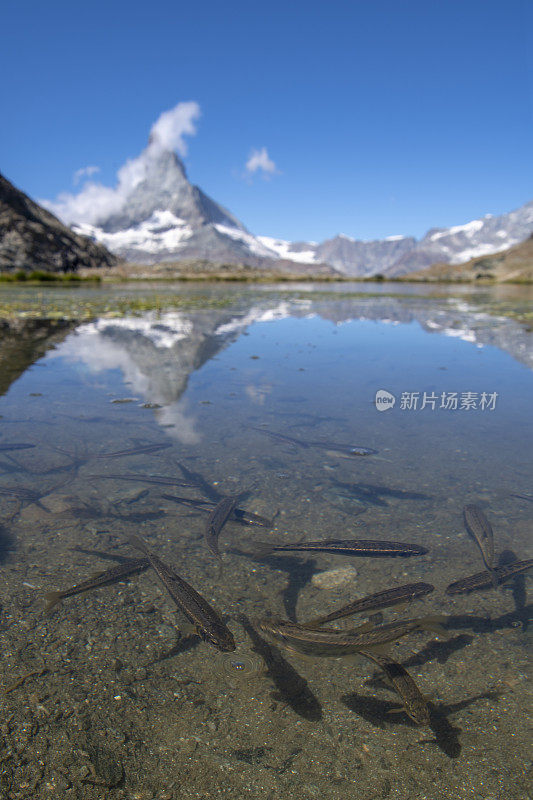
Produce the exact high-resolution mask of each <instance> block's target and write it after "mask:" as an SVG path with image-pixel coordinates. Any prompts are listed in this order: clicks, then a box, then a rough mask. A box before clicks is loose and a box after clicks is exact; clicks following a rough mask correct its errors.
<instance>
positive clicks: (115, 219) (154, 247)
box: [73, 142, 533, 277]
mask: <svg viewBox="0 0 533 800" xmlns="http://www.w3.org/2000/svg"><path fill="white" fill-rule="evenodd" d="M126 167H127V168H128V165H126ZM126 177H127V182H126V183H124V184H123V185H124V186H125V187H126V189H125V190H124V191H122V190H121V191H120V192H115V193H114V194H113V204H112V206H111V207H110V208H109V209H108V210H107V211H102V213H101V214H100V215H98V213H95V214H93V215H92V218H91V221H90V222H88V221H84V222H78V223H77V224H75V225H74V226H73V227H74V230H75V231H76V232H77V233H80V234H84V235H86V236H90V237H92V238H93V239H95V240H97V241H98V242H101V243H102V244H104V245H105V246H106V247H107V248H109V250H111V251H112V252H113V253H115V254H117V255H118V256H121V257H122V258H124V259H126V260H128V261H132V262H138V263H143V264H154V263H157V262H165V261H166V262H168V261H184V260H192V259H195V260H196V259H200V260H204V261H209V262H212V263H215V264H216V263H237V264H245V265H248V266H251V267H267V268H268V267H272V266H274V265H276V266H278V267H279V266H284V267H288V268H289V269H293V268H296V269H298V270H304V271H305V270H306V269H307V267H309V268H311V267H312V268H313V269H314V270H318V269H319V268H323V265H328V266H329V267H330V268H333V270H337V271H339V272H341V273H343V274H345V275H349V276H353V277H358V276H367V275H374V274H376V273H382V274H385V275H402V274H405V273H408V272H411V271H413V270H419V269H422V268H424V267H428V266H430V265H431V264H433V263H435V262H437V261H441V262H445V263H452V264H455V263H460V262H463V261H466V260H468V259H469V258H472V257H473V256H476V255H487V254H490V253H494V252H497V251H499V250H504V249H507V248H509V247H512V246H513V245H514V244H517V243H518V242H520V241H522V240H524V239H526V238H527V237H528V236H529V235H530V234H531V232H532V231H533V201H532V202H530V203H527V204H526V205H525V206H522V208H519V209H518V210H516V211H512V212H511V213H509V214H503V215H501V216H499V217H492V216H490V215H488V216H486V217H483V218H482V219H478V220H474V221H472V222H468V223H467V224H465V225H457V226H455V227H452V228H438V229H433V230H430V231H428V233H427V234H426V235H425V236H424V237H423V238H422V239H420V240H419V241H417V240H416V239H414V238H413V237H411V236H389V237H387V238H385V239H382V240H377V241H361V240H357V239H352V238H350V237H348V236H345V235H343V234H341V235H339V236H336V237H334V238H332V239H328V240H326V241H324V242H321V243H317V242H288V241H285V240H282V239H275V238H272V237H269V236H254V235H253V234H251V233H250V232H249V231H247V230H246V228H245V227H244V225H243V224H242V223H241V222H240V221H239V220H238V219H237V218H236V217H234V216H233V215H232V214H231V213H230V212H229V211H227V210H226V209H225V208H223V207H222V206H221V205H219V204H218V203H216V202H215V201H214V200H212V199H211V198H210V197H208V196H207V195H206V194H204V192H202V191H201V189H199V188H198V187H196V186H193V185H192V184H191V183H189V180H188V179H187V175H186V172H185V167H184V165H183V163H182V161H181V160H180V158H179V157H178V156H177V155H176V153H175V152H174V151H172V150H168V149H165V148H163V147H161V146H156V145H155V143H153V142H150V143H149V144H148V146H147V148H146V149H145V150H144V151H143V153H141V155H140V156H139V157H138V158H137V159H135V160H134V161H133V162H131V167H130V168H129V172H127V173H126ZM291 265H292V266H291Z"/></svg>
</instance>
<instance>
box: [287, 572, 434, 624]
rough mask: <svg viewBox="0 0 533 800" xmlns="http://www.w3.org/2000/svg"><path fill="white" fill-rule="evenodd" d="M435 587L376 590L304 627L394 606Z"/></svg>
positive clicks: (415, 586) (413, 586) (413, 585)
mask: <svg viewBox="0 0 533 800" xmlns="http://www.w3.org/2000/svg"><path fill="white" fill-rule="evenodd" d="M434 589H435V587H434V586H432V585H431V584H430V583H406V584H405V585H404V586H396V587H395V588H393V589H384V590H383V591H382V592H376V593H375V594H369V595H368V596H367V597H361V598H360V599H359V600H354V601H353V603H348V605H346V606H342V608H338V609H337V610H336V611H331V612H330V613H329V614H325V615H324V616H322V617H317V618H316V619H312V620H309V622H303V623H301V624H302V626H303V627H304V628H315V627H319V626H320V625H324V624H325V623H326V622H333V621H334V620H336V619H342V618H343V617H351V615H352V614H360V613H362V612H363V611H373V610H375V609H378V608H389V606H394V605H396V604H397V603H404V602H406V601H409V600H414V599H415V598H417V597H423V596H424V595H426V594H430V592H432V591H433V590H434Z"/></svg>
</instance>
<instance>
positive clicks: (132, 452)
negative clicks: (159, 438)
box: [94, 442, 172, 458]
mask: <svg viewBox="0 0 533 800" xmlns="http://www.w3.org/2000/svg"><path fill="white" fill-rule="evenodd" d="M167 447H172V444H171V443H170V442H161V443H160V444H143V445H139V446H138V447H131V448H129V450H116V451H114V452H113V453H98V454H97V455H95V456H94V458H122V457H123V456H136V455H140V454H141V453H156V452H157V451H158V450H166V448H167Z"/></svg>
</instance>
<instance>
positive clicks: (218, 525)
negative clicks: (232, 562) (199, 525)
mask: <svg viewBox="0 0 533 800" xmlns="http://www.w3.org/2000/svg"><path fill="white" fill-rule="evenodd" d="M237 500H238V496H235V495H234V496H230V497H223V498H222V500H221V501H220V502H219V503H217V504H216V506H215V507H214V508H213V510H212V511H211V512H210V513H209V516H208V518H207V523H206V526H205V541H206V544H207V546H208V548H209V549H210V550H211V552H212V553H214V555H215V556H216V557H217V558H218V559H219V561H220V560H221V556H220V551H219V549H218V537H219V535H220V531H221V530H222V528H223V527H224V525H225V524H226V522H227V520H228V518H229V517H230V515H231V513H232V511H233V509H234V508H235V506H236V505H237Z"/></svg>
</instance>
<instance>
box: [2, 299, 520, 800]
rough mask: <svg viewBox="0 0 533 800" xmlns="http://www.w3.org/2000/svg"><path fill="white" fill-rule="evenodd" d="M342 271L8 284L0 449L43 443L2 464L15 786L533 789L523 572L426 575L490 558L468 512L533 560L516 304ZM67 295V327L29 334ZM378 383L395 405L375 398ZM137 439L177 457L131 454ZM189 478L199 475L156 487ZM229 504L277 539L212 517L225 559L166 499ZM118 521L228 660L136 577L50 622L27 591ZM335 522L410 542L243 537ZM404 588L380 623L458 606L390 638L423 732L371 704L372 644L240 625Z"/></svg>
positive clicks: (108, 546)
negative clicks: (321, 646) (300, 643)
mask: <svg viewBox="0 0 533 800" xmlns="http://www.w3.org/2000/svg"><path fill="white" fill-rule="evenodd" d="M332 289H333V290H332V291H329V287H328V289H327V290H325V289H324V287H323V286H315V287H313V286H308V285H303V284H302V285H300V286H296V287H263V286H262V287H248V286H247V287H229V288H228V287H225V286H215V287H200V286H189V285H170V284H169V285H168V286H165V287H163V288H162V287H161V286H159V287H157V288H154V287H152V286H148V285H145V286H141V285H135V286H120V287H112V288H110V289H108V288H106V287H104V288H103V289H98V288H92V289H87V288H84V287H83V288H78V289H75V290H71V289H69V290H65V289H63V290H61V289H52V290H50V292H48V290H47V291H43V292H42V293H41V295H40V296H39V297H37V296H36V294H35V290H33V291H31V290H29V289H28V287H24V288H23V289H16V290H14V289H13V290H11V289H10V290H6V292H5V293H4V292H3V294H2V296H1V297H0V303H4V304H7V303H9V304H10V306H11V308H13V306H14V305H16V304H17V303H18V304H19V306H18V307H19V310H20V309H23V308H24V309H26V312H27V316H26V318H25V319H24V318H22V319H21V318H20V317H19V318H18V320H17V321H16V323H12V324H11V325H10V327H9V328H8V329H6V331H5V333H4V337H3V339H2V350H1V352H0V359H2V365H3V383H2V385H1V387H0V388H1V390H2V391H3V392H4V394H3V395H2V397H0V415H1V417H0V447H1V446H2V445H8V444H10V443H28V444H34V445H36V446H35V447H34V448H31V449H29V448H28V449H26V450H22V449H21V450H13V451H9V450H4V452H2V453H0V512H1V514H2V527H1V529H0V534H1V536H2V546H3V549H2V558H3V561H2V581H1V583H0V591H1V597H0V602H1V605H2V612H1V613H2V615H1V618H0V620H1V628H0V630H1V636H2V652H3V655H4V659H3V664H2V670H3V684H4V687H7V688H10V687H13V685H14V684H16V683H17V681H18V680H19V679H20V678H21V677H23V676H27V677H26V678H25V680H24V681H23V682H22V683H20V685H17V686H14V688H12V690H10V691H9V692H8V693H7V694H6V695H5V701H4V702H5V716H6V720H7V722H6V723H5V726H6V731H5V737H6V743H5V752H4V755H5V760H4V762H3V763H4V765H6V771H5V773H4V775H3V777H2V778H1V781H3V783H2V789H3V791H5V792H11V794H6V796H7V797H10V796H13V797H50V796H54V792H55V796H61V797H80V798H93V797H94V798H99V797H102V796H109V797H123V798H134V797H138V798H142V797H146V798H150V797H157V798H161V800H162V798H164V797H176V798H177V797H180V798H181V797H185V798H188V797H190V798H193V797H198V796H200V797H205V798H209V797H230V796H231V797H232V798H234V797H241V796H247V797H254V798H255V797H257V798H259V797H262V798H264V797H267V798H270V797H272V798H279V797H284V798H285V797H295V798H312V797H319V796H320V795H324V796H326V797H331V798H337V797H338V798H341V797H342V798H346V797H348V798H352V797H353V798H359V797H364V798H374V797H393V798H402V799H403V798H413V800H414V798H417V799H418V798H421V797H428V798H432V800H433V798H452V797H465V798H486V800H489V798H490V799H491V800H492V798H500V797H505V798H526V797H527V773H526V759H527V738H526V733H525V730H526V719H525V712H524V708H525V694H526V677H525V669H526V659H527V656H528V649H527V648H528V644H529V643H530V630H528V628H527V618H528V610H529V606H528V601H527V594H526V587H527V578H524V577H522V578H519V579H517V580H515V581H514V582H512V583H511V584H510V585H509V587H508V588H506V589H500V590H498V591H494V590H490V591H486V592H480V593H476V594H472V595H470V596H464V597H457V598H451V597H448V596H447V595H445V593H444V589H445V587H446V586H447V584H448V583H450V582H451V581H453V580H456V579H458V578H460V577H462V576H465V575H468V574H471V573H474V572H478V571H480V570H481V569H483V564H482V561H481V558H480V555H479V551H478V550H477V548H476V546H475V545H474V544H473V542H472V541H471V540H470V539H469V537H468V535H467V534H466V532H465V530H464V528H463V523H462V507H463V506H464V505H465V504H467V503H475V504H477V505H479V506H480V507H481V508H482V509H483V510H484V512H485V513H486V515H487V517H488V518H489V519H490V521H491V523H492V526H493V528H494V535H495V550H496V554H497V559H498V560H499V562H505V561H507V560H510V559H512V558H515V557H518V558H526V557H530V556H531V550H530V547H531V537H530V529H531V524H530V520H531V507H532V503H531V501H530V500H528V497H529V498H531V494H532V493H531V488H530V487H531V480H530V476H531V436H530V430H531V423H530V417H531V411H530V408H531V396H532V385H533V378H532V372H531V367H532V365H533V348H532V347H531V333H530V332H528V330H527V329H526V328H525V327H524V325H522V324H520V322H518V321H516V320H515V319H512V318H509V317H508V316H505V315H504V314H503V313H495V311H494V309H495V308H496V307H497V306H498V304H499V303H500V304H501V303H505V304H511V305H512V306H513V307H514V308H516V309H517V310H518V311H521V309H522V308H523V307H524V306H525V305H526V304H527V303H526V300H525V299H524V295H523V294H520V291H517V287H495V288H494V290H493V289H482V290H480V289H471V288H466V287H464V288H463V287H461V289H460V292H459V293H457V292H455V293H454V292H453V291H452V290H451V289H450V288H449V287H437V289H436V288H435V287H430V288H428V287H413V290H412V291H406V287H405V286H398V285H396V284H395V285H394V287H393V288H392V290H391V287H388V291H387V290H386V289H387V287H384V286H380V285H377V286H376V285H372V286H371V287H370V288H369V286H368V284H360V285H355V286H353V287H350V291H347V290H346V286H344V285H343V286H334V287H332ZM84 304H87V305H86V306H84ZM95 304H98V309H99V313H97V314H96V315H95V312H94V308H95ZM38 306H39V307H40V310H39V308H38ZM84 307H85V308H86V309H87V313H86V314H84V313H82V312H83V308H84ZM506 308H507V305H506ZM66 310H69V313H68V314H67V316H69V317H70V318H71V321H70V322H68V321H63V322H60V323H55V324H54V325H51V323H49V322H48V323H45V322H43V321H42V320H41V322H39V316H42V317H46V319H47V320H50V318H51V317H53V316H54V315H55V316H56V317H60V318H61V319H64V317H65V314H66ZM500 310H501V309H500ZM85 317H87V321H85V322H79V320H83V319H84V318H85ZM379 390H385V391H387V392H389V393H391V394H392V395H394V397H395V398H396V402H395V405H394V407H393V408H392V409H390V410H387V411H384V412H380V411H378V410H377V408H376V404H375V396H376V392H378V391H379ZM454 394H455V396H456V399H457V408H453V406H454V399H453V396H454ZM424 395H425V400H424ZM415 399H416V408H415V407H413V406H414V404H415ZM423 405H425V407H424V408H422V406H423ZM409 406H411V407H409ZM264 431H267V432H268V431H269V432H271V433H274V434H281V435H282V436H287V437H291V438H292V439H294V440H295V441H294V442H291V441H287V440H282V439H277V438H275V437H271V436H269V435H268V434H267V433H265V432H264ZM309 443H319V444H320V443H329V444H330V445H335V444H341V445H348V444H353V445H361V446H365V447H368V448H372V449H373V450H376V451H377V452H376V454H375V455H370V456H367V457H359V458H343V457H341V456H340V455H339V454H338V453H337V452H335V448H334V446H333V447H329V448H327V447H320V446H307V445H308V444H309ZM157 445H170V446H166V447H164V448H161V449H159V450H153V451H152V452H144V450H146V448H149V447H150V446H157ZM128 450H131V451H133V452H132V453H131V454H130V455H127V454H126V455H123V456H120V457H118V456H116V457H109V454H112V453H117V452H120V451H128ZM103 456H104V457H103ZM105 456H108V457H105ZM180 465H181V467H183V468H184V470H182V469H180ZM132 474H135V475H138V476H139V480H138V482H136V481H131V480H121V479H120V478H117V477H112V476H117V475H122V476H124V475H128V476H131V475H132ZM184 474H188V475H189V477H190V476H191V475H192V476H195V480H196V482H197V487H195V488H194V487H185V488H183V487H177V486H176V487H172V486H162V485H159V484H157V483H154V482H153V480H154V479H155V480H157V476H164V477H166V478H169V479H176V480H179V479H180V477H183V475H184ZM150 479H152V480H150ZM238 492H244V493H245V494H244V495H243V498H242V505H243V507H245V508H247V509H248V510H250V511H254V512H256V513H258V514H261V515H263V516H266V517H274V523H273V528H272V530H271V531H268V530H265V529H261V528H252V527H247V526H243V525H239V524H237V523H236V522H228V523H227V524H226V526H225V527H224V529H223V531H222V533H221V536H220V542H219V546H220V550H221V552H222V553H223V570H222V571H221V570H220V569H219V566H218V564H217V562H216V560H215V559H214V558H213V556H212V554H211V553H210V552H209V550H208V549H207V548H206V546H205V542H204V539H203V532H204V527H205V521H206V514H205V512H202V511H196V510H195V509H192V508H190V507H186V506H183V505H180V503H179V502H178V501H177V500H176V499H175V498H176V497H181V496H184V497H188V498H203V499H206V498H207V499H209V498H210V499H212V500H213V501H215V500H216V499H217V498H219V497H221V496H224V495H228V494H236V493H238ZM163 495H167V497H163ZM517 495H521V497H518V496H517ZM173 497H174V499H173ZM129 533H136V534H137V535H141V536H143V537H144V538H145V539H146V541H147V542H148V543H149V544H150V546H151V547H152V548H153V549H154V550H155V551H156V552H157V553H158V554H159V555H160V557H161V558H162V559H163V560H165V561H167V562H168V563H171V564H173V565H174V567H175V569H176V570H177V572H178V573H179V574H180V575H182V576H183V577H184V578H185V579H186V580H188V581H190V582H191V583H192V585H194V587H195V588H196V589H197V590H198V591H199V592H201V593H202V594H203V595H204V596H205V598H206V599H207V600H208V601H209V602H210V603H212V604H213V605H214V606H215V607H216V608H217V609H218V610H219V611H220V612H221V613H222V614H223V615H225V619H226V621H227V624H228V625H229V627H230V628H231V630H232V631H233V633H234V636H235V639H236V641H237V644H238V647H237V651H236V652H235V654H233V655H234V656H235V658H233V656H232V657H228V656H224V655H223V654H222V653H218V652H217V651H216V650H214V649H213V648H212V647H210V646H209V645H208V644H206V643H204V642H202V641H200V640H199V639H198V638H197V637H195V636H194V635H193V634H192V632H191V631H190V630H189V629H188V628H187V626H186V625H185V621H184V619H183V617H181V615H180V614H178V613H175V612H174V610H173V606H172V602H171V601H170V599H169V598H168V596H167V595H166V594H165V592H164V590H163V589H162V588H160V586H159V584H158V583H157V581H156V580H155V578H154V576H153V574H151V572H147V573H145V574H143V575H142V576H139V577H133V578H132V580H131V581H130V582H129V583H121V584H119V585H115V586H111V587H108V588H104V589H100V590H98V591H97V592H93V593H90V594H86V595H83V596H79V597H74V598H71V599H69V600H65V601H64V603H63V605H62V606H61V607H59V608H57V609H56V610H55V611H54V612H53V613H52V614H51V615H50V616H48V617H44V616H43V614H42V609H43V607H44V600H43V597H44V595H45V594H46V593H47V592H49V591H51V590H53V589H57V588H65V587H68V586H71V585H74V584H76V583H79V582H80V581H81V580H84V579H85V578H86V577H88V576H89V575H91V574H92V573H94V572H98V571H100V570H103V569H105V568H107V567H108V566H110V565H111V564H112V563H113V561H112V558H113V557H119V558H120V557H123V556H126V555H127V556H133V555H134V551H133V550H132V548H131V546H130V545H129V544H128V542H127V536H128V534H129ZM350 537H353V538H373V539H376V538H384V539H393V540H400V541H407V542H414V543H420V544H423V545H424V546H426V547H427V548H428V549H429V552H428V554H427V555H426V556H423V557H419V558H411V559H400V558H398V559H390V560H389V559H379V560H378V559H367V558H365V559H355V558H354V559H349V558H346V557H344V558H343V557H339V556H332V555H320V554H314V555H313V556H312V557H310V558H303V557H301V556H298V557H296V555H295V556H292V555H289V554H284V555H282V556H281V555H278V556H270V557H261V558H259V557H253V556H252V555H250V553H247V552H246V551H247V550H249V549H250V546H251V545H252V544H253V542H254V540H265V539H266V540H272V541H275V542H289V541H295V540H301V539H302V538H305V539H308V540H316V539H321V538H350ZM77 548H81V549H77ZM96 551H99V552H100V553H101V554H103V555H102V556H99V555H98V554H97V552H96ZM135 555H136V554H135ZM339 570H340V572H339ZM419 580H424V581H429V582H431V583H432V584H434V586H435V587H436V588H435V592H434V593H433V594H431V595H429V596H428V597H427V598H426V599H425V600H423V601H418V602H417V603H415V604H412V605H411V606H410V607H409V608H408V609H407V610H405V611H404V610H396V611H395V610H392V611H387V612H385V618H386V621H391V620H393V619H395V618H396V617H397V616H402V615H403V616H404V617H405V616H408V617H415V616H421V615H425V614H431V615H434V614H445V615H449V616H450V620H449V622H448V628H449V638H448V639H443V638H439V637H436V636H434V635H433V634H431V633H425V634H422V635H420V634H418V635H414V636H412V637H409V638H406V639H404V640H402V642H401V644H398V645H394V646H393V647H392V649H391V653H392V655H393V657H394V658H395V659H396V660H398V661H401V662H402V663H403V664H404V666H406V668H407V669H408V670H409V672H410V673H411V675H412V676H413V678H414V679H415V680H416V682H417V683H418V685H419V687H420V689H421V691H422V692H423V693H424V694H425V695H427V696H429V697H430V699H431V703H432V706H431V708H432V723H431V727H430V728H417V727H416V726H415V725H414V724H413V723H412V722H411V721H410V720H409V718H408V717H407V716H406V715H405V714H404V713H398V714H391V713H389V712H390V711H391V710H393V709H398V708H400V709H401V705H400V703H399V701H398V697H397V695H396V694H395V693H394V692H393V691H392V690H391V689H390V687H388V686H387V685H386V684H385V683H384V682H383V680H381V679H380V678H379V675H378V674H377V673H376V672H375V669H374V668H373V666H372V665H371V664H370V662H368V661H365V660H363V659H362V658H360V657H350V658H348V659H346V658H344V659H321V658H314V659H310V658H306V659H302V658H300V657H298V656H297V655H296V654H294V653H292V652H287V651H282V650H280V649H278V648H277V646H274V645H272V643H269V642H267V641H266V640H265V639H264V637H263V635H261V634H259V633H258V631H257V627H256V626H255V621H256V620H257V619H258V618H261V617H265V616H268V615H276V616H282V617H285V618H290V619H297V620H304V619H306V618H308V617H313V616H317V615H318V614H321V613H324V612H325V611H328V610H330V609H331V608H333V607H335V606H336V605H341V604H343V603H346V602H349V601H350V600H353V599H355V598H356V597H359V596H363V595H365V594H368V593H370V592H375V591H378V590H380V589H384V588H388V587H390V586H395V585H400V584H402V583H406V582H408V581H409V582H411V581H419ZM361 621H363V620H361ZM354 622H357V619H355V620H354ZM43 669H45V670H46V672H43V673H42V674H41V673H40V672H39V671H40V670H43ZM32 673H34V674H32ZM20 743H22V745H23V750H22V751H21V750H20ZM21 753H22V755H21Z"/></svg>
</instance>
